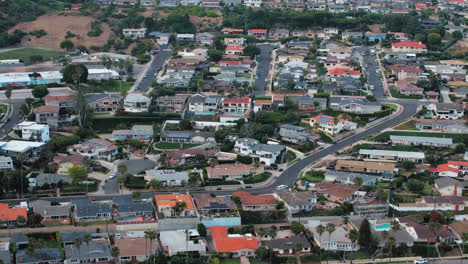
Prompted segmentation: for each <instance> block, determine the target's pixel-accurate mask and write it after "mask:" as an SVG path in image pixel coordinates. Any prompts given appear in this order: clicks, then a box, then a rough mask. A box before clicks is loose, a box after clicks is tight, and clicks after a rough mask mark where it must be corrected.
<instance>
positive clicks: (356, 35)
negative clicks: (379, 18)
mask: <svg viewBox="0 0 468 264" xmlns="http://www.w3.org/2000/svg"><path fill="white" fill-rule="evenodd" d="M362 38H363V34H362V32H352V31H346V32H343V33H342V34H341V39H342V40H348V41H353V40H361V39H362Z"/></svg>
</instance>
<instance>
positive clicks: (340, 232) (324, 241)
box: [306, 221, 359, 252]
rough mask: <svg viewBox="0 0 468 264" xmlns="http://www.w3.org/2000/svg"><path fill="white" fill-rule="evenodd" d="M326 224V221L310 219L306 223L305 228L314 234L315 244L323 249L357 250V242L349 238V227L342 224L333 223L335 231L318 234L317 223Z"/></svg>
mask: <svg viewBox="0 0 468 264" xmlns="http://www.w3.org/2000/svg"><path fill="white" fill-rule="evenodd" d="M320 224H321V225H323V226H326V225H327V223H321V222H320V221H311V222H309V223H308V224H307V225H306V228H307V229H308V230H310V231H311V232H312V234H314V242H315V244H316V245H317V246H318V247H320V248H321V249H323V250H325V251H334V252H336V251H344V252H353V251H358V250H359V244H358V243H355V242H353V241H351V239H349V230H350V229H349V228H348V227H347V226H346V225H344V224H339V225H335V231H334V232H333V233H331V234H330V235H328V234H319V233H318V232H317V226H318V225H320Z"/></svg>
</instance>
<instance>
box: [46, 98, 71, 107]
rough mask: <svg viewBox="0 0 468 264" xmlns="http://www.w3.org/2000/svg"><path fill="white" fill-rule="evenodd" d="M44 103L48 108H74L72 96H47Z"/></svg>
mask: <svg viewBox="0 0 468 264" xmlns="http://www.w3.org/2000/svg"><path fill="white" fill-rule="evenodd" d="M44 101H45V105H46V106H56V107H58V108H60V109H62V108H71V107H73V96H72V95H47V96H46V97H45V99H44Z"/></svg>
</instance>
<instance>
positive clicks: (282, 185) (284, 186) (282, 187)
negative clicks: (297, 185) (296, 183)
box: [276, 184, 288, 190]
mask: <svg viewBox="0 0 468 264" xmlns="http://www.w3.org/2000/svg"><path fill="white" fill-rule="evenodd" d="M287 188H288V186H287V185H284V184H281V185H278V186H276V190H284V189H287Z"/></svg>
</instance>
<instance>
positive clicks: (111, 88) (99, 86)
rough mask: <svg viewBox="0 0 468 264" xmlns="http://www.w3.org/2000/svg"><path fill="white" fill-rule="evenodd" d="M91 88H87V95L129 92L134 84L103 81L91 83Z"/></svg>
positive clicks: (119, 81)
mask: <svg viewBox="0 0 468 264" xmlns="http://www.w3.org/2000/svg"><path fill="white" fill-rule="evenodd" d="M88 84H89V87H86V89H85V92H86V93H104V92H108V93H120V92H127V91H128V90H130V88H132V85H133V83H131V82H126V81H121V80H101V81H90V82H89V83H88Z"/></svg>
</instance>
